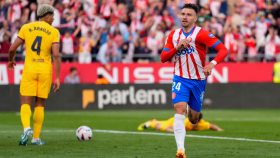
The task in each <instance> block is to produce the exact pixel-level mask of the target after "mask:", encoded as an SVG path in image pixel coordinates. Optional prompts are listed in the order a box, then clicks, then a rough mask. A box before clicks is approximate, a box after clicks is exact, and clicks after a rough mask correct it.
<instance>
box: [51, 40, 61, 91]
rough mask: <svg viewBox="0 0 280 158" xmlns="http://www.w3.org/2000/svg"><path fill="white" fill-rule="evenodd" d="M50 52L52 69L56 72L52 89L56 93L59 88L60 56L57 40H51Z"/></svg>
mask: <svg viewBox="0 0 280 158" xmlns="http://www.w3.org/2000/svg"><path fill="white" fill-rule="evenodd" d="M58 36H59V35H58ZM58 36H57V38H56V40H58V39H59V37H58ZM52 52H53V63H54V70H55V74H56V78H55V81H54V85H53V89H54V92H55V93H56V92H57V91H58V90H59V87H60V66H61V58H60V54H59V40H58V41H54V42H53V44H52Z"/></svg>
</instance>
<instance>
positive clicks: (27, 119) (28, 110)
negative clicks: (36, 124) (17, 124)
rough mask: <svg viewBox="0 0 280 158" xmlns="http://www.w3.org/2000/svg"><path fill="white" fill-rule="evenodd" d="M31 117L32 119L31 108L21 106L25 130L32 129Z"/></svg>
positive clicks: (26, 105) (25, 105) (24, 105)
mask: <svg viewBox="0 0 280 158" xmlns="http://www.w3.org/2000/svg"><path fill="white" fill-rule="evenodd" d="M30 117H31V108H30V105H28V104H23V105H21V108H20V118H21V123H22V125H23V129H25V128H27V127H30Z"/></svg>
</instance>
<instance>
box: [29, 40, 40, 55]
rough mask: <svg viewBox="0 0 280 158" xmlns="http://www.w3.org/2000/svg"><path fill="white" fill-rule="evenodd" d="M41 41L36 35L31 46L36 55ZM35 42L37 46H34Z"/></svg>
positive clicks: (38, 52)
mask: <svg viewBox="0 0 280 158" xmlns="http://www.w3.org/2000/svg"><path fill="white" fill-rule="evenodd" d="M41 43H42V37H41V36H37V37H36V38H35V40H34V42H33V44H32V46H31V49H32V51H34V52H37V54H38V55H40V52H41ZM36 44H37V48H35V46H36Z"/></svg>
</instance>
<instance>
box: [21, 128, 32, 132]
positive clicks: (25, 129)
mask: <svg viewBox="0 0 280 158" xmlns="http://www.w3.org/2000/svg"><path fill="white" fill-rule="evenodd" d="M29 129H31V128H30V127H26V128H24V131H23V132H24V133H25V132H26V131H27V130H29Z"/></svg>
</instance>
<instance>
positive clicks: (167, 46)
mask: <svg viewBox="0 0 280 158" xmlns="http://www.w3.org/2000/svg"><path fill="white" fill-rule="evenodd" d="M174 32H175V30H173V31H171V32H170V34H169V35H168V37H167V39H166V41H165V45H164V47H163V50H165V51H170V50H171V49H173V48H174V45H173V42H172V38H173V34H174Z"/></svg>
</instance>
